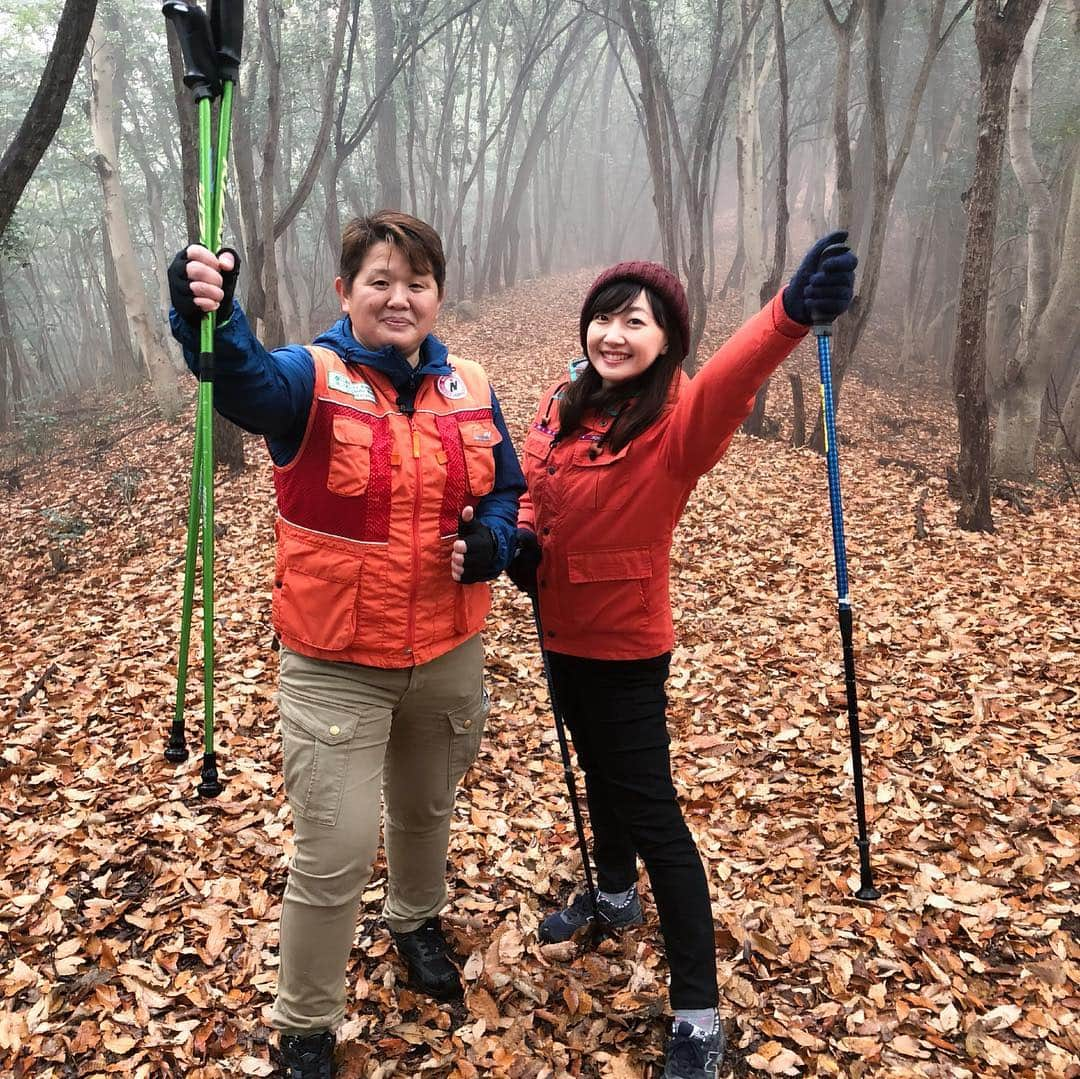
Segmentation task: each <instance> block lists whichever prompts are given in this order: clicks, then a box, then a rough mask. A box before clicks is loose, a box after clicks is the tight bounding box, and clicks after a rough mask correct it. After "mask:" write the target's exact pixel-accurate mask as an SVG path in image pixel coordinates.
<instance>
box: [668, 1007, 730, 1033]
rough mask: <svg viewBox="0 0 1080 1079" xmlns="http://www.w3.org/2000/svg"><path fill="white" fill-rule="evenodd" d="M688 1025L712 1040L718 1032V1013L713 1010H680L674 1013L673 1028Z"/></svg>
mask: <svg viewBox="0 0 1080 1079" xmlns="http://www.w3.org/2000/svg"><path fill="white" fill-rule="evenodd" d="M680 1023H689V1024H690V1025H691V1026H695V1027H697V1029H698V1030H700V1031H701V1032H702V1033H703V1034H705V1035H706V1036H708V1037H710V1038H712V1037H715V1036H716V1034H718V1033H719V1032H720V1013H719V1012H718V1011H717V1010H716V1009H715V1008H701V1009H694V1008H682V1009H680V1010H679V1011H677V1012H676V1013H675V1026H676V1027H678V1025H679V1024H680Z"/></svg>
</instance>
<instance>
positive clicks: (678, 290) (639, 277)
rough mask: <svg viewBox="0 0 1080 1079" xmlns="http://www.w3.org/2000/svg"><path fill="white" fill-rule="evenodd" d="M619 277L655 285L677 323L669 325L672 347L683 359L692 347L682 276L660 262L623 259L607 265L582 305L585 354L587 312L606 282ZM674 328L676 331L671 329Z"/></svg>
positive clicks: (651, 286) (646, 286) (582, 349)
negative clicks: (679, 276) (678, 275)
mask: <svg viewBox="0 0 1080 1079" xmlns="http://www.w3.org/2000/svg"><path fill="white" fill-rule="evenodd" d="M616 281H635V282H637V284H639V285H642V286H644V287H645V288H650V289H652V290H653V292H655V293H656V294H657V295H658V296H660V298H661V299H662V300H663V301H664V305H665V306H666V307H667V309H668V313H669V314H670V315H671V317H672V319H673V320H674V325H673V326H669V327H668V342H669V347H670V348H673V349H674V350H675V352H676V354H677V355H678V358H679V362H680V363H681V362H682V361H683V360H684V359H686V353H687V350H688V349H689V348H690V308H689V306H688V304H687V302H686V293H685V292H684V291H683V287H682V285H681V284H680V283H679V279H678V278H677V277H676V276H675V275H674V274H673V273H672V272H671V271H670V270H669V269H667V267H665V266H661V265H660V264H659V263H658V262H620V263H618V264H616V265H615V266H611V267H609V268H608V269H606V270H605V271H604V272H603V273H602V274H601V275H600V276H599V277H598V278H597V279H596V280H595V281H594V282H593V283H592V287H591V288H590V289H589V291H588V293H586V295H585V302H584V303H583V304H582V305H581V320H580V326H581V351H582V354H583V355H585V356H588V354H589V348H588V344H587V337H586V334H587V332H588V329H589V324H588V322H587V321H586V318H585V312H586V311H587V310H588V308H589V304H590V303H592V301H593V298H594V297H595V296H596V294H597V293H598V292H599V291H600V290H601V289H602V288H604V287H605V286H606V285H611V284H614V283H615V282H616ZM672 330H674V331H675V333H672V332H671V331H672Z"/></svg>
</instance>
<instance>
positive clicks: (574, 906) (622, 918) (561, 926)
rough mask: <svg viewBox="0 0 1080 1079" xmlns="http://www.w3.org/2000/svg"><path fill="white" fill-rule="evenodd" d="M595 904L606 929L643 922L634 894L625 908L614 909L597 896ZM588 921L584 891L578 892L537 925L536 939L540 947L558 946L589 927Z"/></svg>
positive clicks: (590, 917) (589, 911)
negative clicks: (540, 942)
mask: <svg viewBox="0 0 1080 1079" xmlns="http://www.w3.org/2000/svg"><path fill="white" fill-rule="evenodd" d="M596 905H597V908H598V910H599V911H600V917H601V919H602V920H603V922H604V925H605V926H607V927H608V928H610V929H625V928H626V927H627V926H630V925H640V924H641V922H642V921H644V915H643V914H642V913H641V900H640V899H638V894H637V892H636V891H635V892H634V894H633V896H631V898H630V902H629V903H627V904H626V905H625V906H622V907H616V906H615V905H614V904H612V903H609V902H608V901H607V900H606V899H604V897H603V896H597V901H596ZM592 920H593V913H592V903H590V902H589V897H588V895H587V894H586V893H585V892H579V893H578V895H577V896H576V898H575V899H574V901H573V902H572V903H571V904H570V906H568V907H567V908H566V910H560V911H559V912H558V913H557V914H549V915H548V916H547V917H546V918H545V919H544V920H543V921H542V922H541V923H540V931H539V937H540V940H541V941H542V942H543V943H544V944H559V943H561V942H562V941H564V940H569V939H570V938H571V937H572V936H573V935H574V934H575V933H576V932H577V931H578V930H579V929H583V928H584V927H585V926H587V925H590V924H591V923H592Z"/></svg>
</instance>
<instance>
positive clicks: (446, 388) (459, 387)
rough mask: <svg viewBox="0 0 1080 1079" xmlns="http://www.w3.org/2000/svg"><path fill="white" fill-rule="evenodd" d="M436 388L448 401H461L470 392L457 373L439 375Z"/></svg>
mask: <svg viewBox="0 0 1080 1079" xmlns="http://www.w3.org/2000/svg"><path fill="white" fill-rule="evenodd" d="M435 388H436V389H437V390H438V391H439V393H441V394H442V395H443V397H445V398H446V399H447V400H448V401H460V400H461V399H462V397H464V396H465V395H466V394H467V393H468V392H469V391H468V390H467V389H466V388H465V383H464V382H462V380H461V379H460V378H458V376H457V375H456V374H454V375H439V378H438V381H437V382H436V383H435Z"/></svg>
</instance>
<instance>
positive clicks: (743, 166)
mask: <svg viewBox="0 0 1080 1079" xmlns="http://www.w3.org/2000/svg"><path fill="white" fill-rule="evenodd" d="M739 17H740V25H741V26H745V25H746V23H747V21H748V20H749V18H750V7H749V3H748V0H739ZM755 41H756V35H754V34H751V35H750V37H749V39H748V40H747V43H746V48H745V49H743V51H742V55H741V56H740V57H739V108H738V117H739V119H738V134H737V135H736V139H737V140H738V143H739V145H740V147H741V152H740V153H739V154H738V155H737V161H738V165H739V193H740V199H739V205H740V206H741V208H742V223H741V229H742V239H743V257H744V259H745V264H744V270H743V290H742V291H743V303H742V315H743V318H744V319H746V318H749V317H750V316H751V315H753V314H756V313H757V311H758V310H759V309H760V307H761V286H762V284H763V283H764V281H765V274H766V270H765V235H764V222H763V205H762V204H763V198H764V191H763V188H764V181H765V178H764V175H763V173H764V164H763V154H762V148H761V124H760V120H759V114H758V100H759V96H760V93H761V90H762V84H761V83H762V81H764V76H765V74H766V72H767V71H768V70H769V68H770V66H771V64H770V62H769V61H766V63H765V64H764V65H763V70H762V73H761V75H762V80H761V81H759V78H758V71H757V49H756V47H755Z"/></svg>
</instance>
